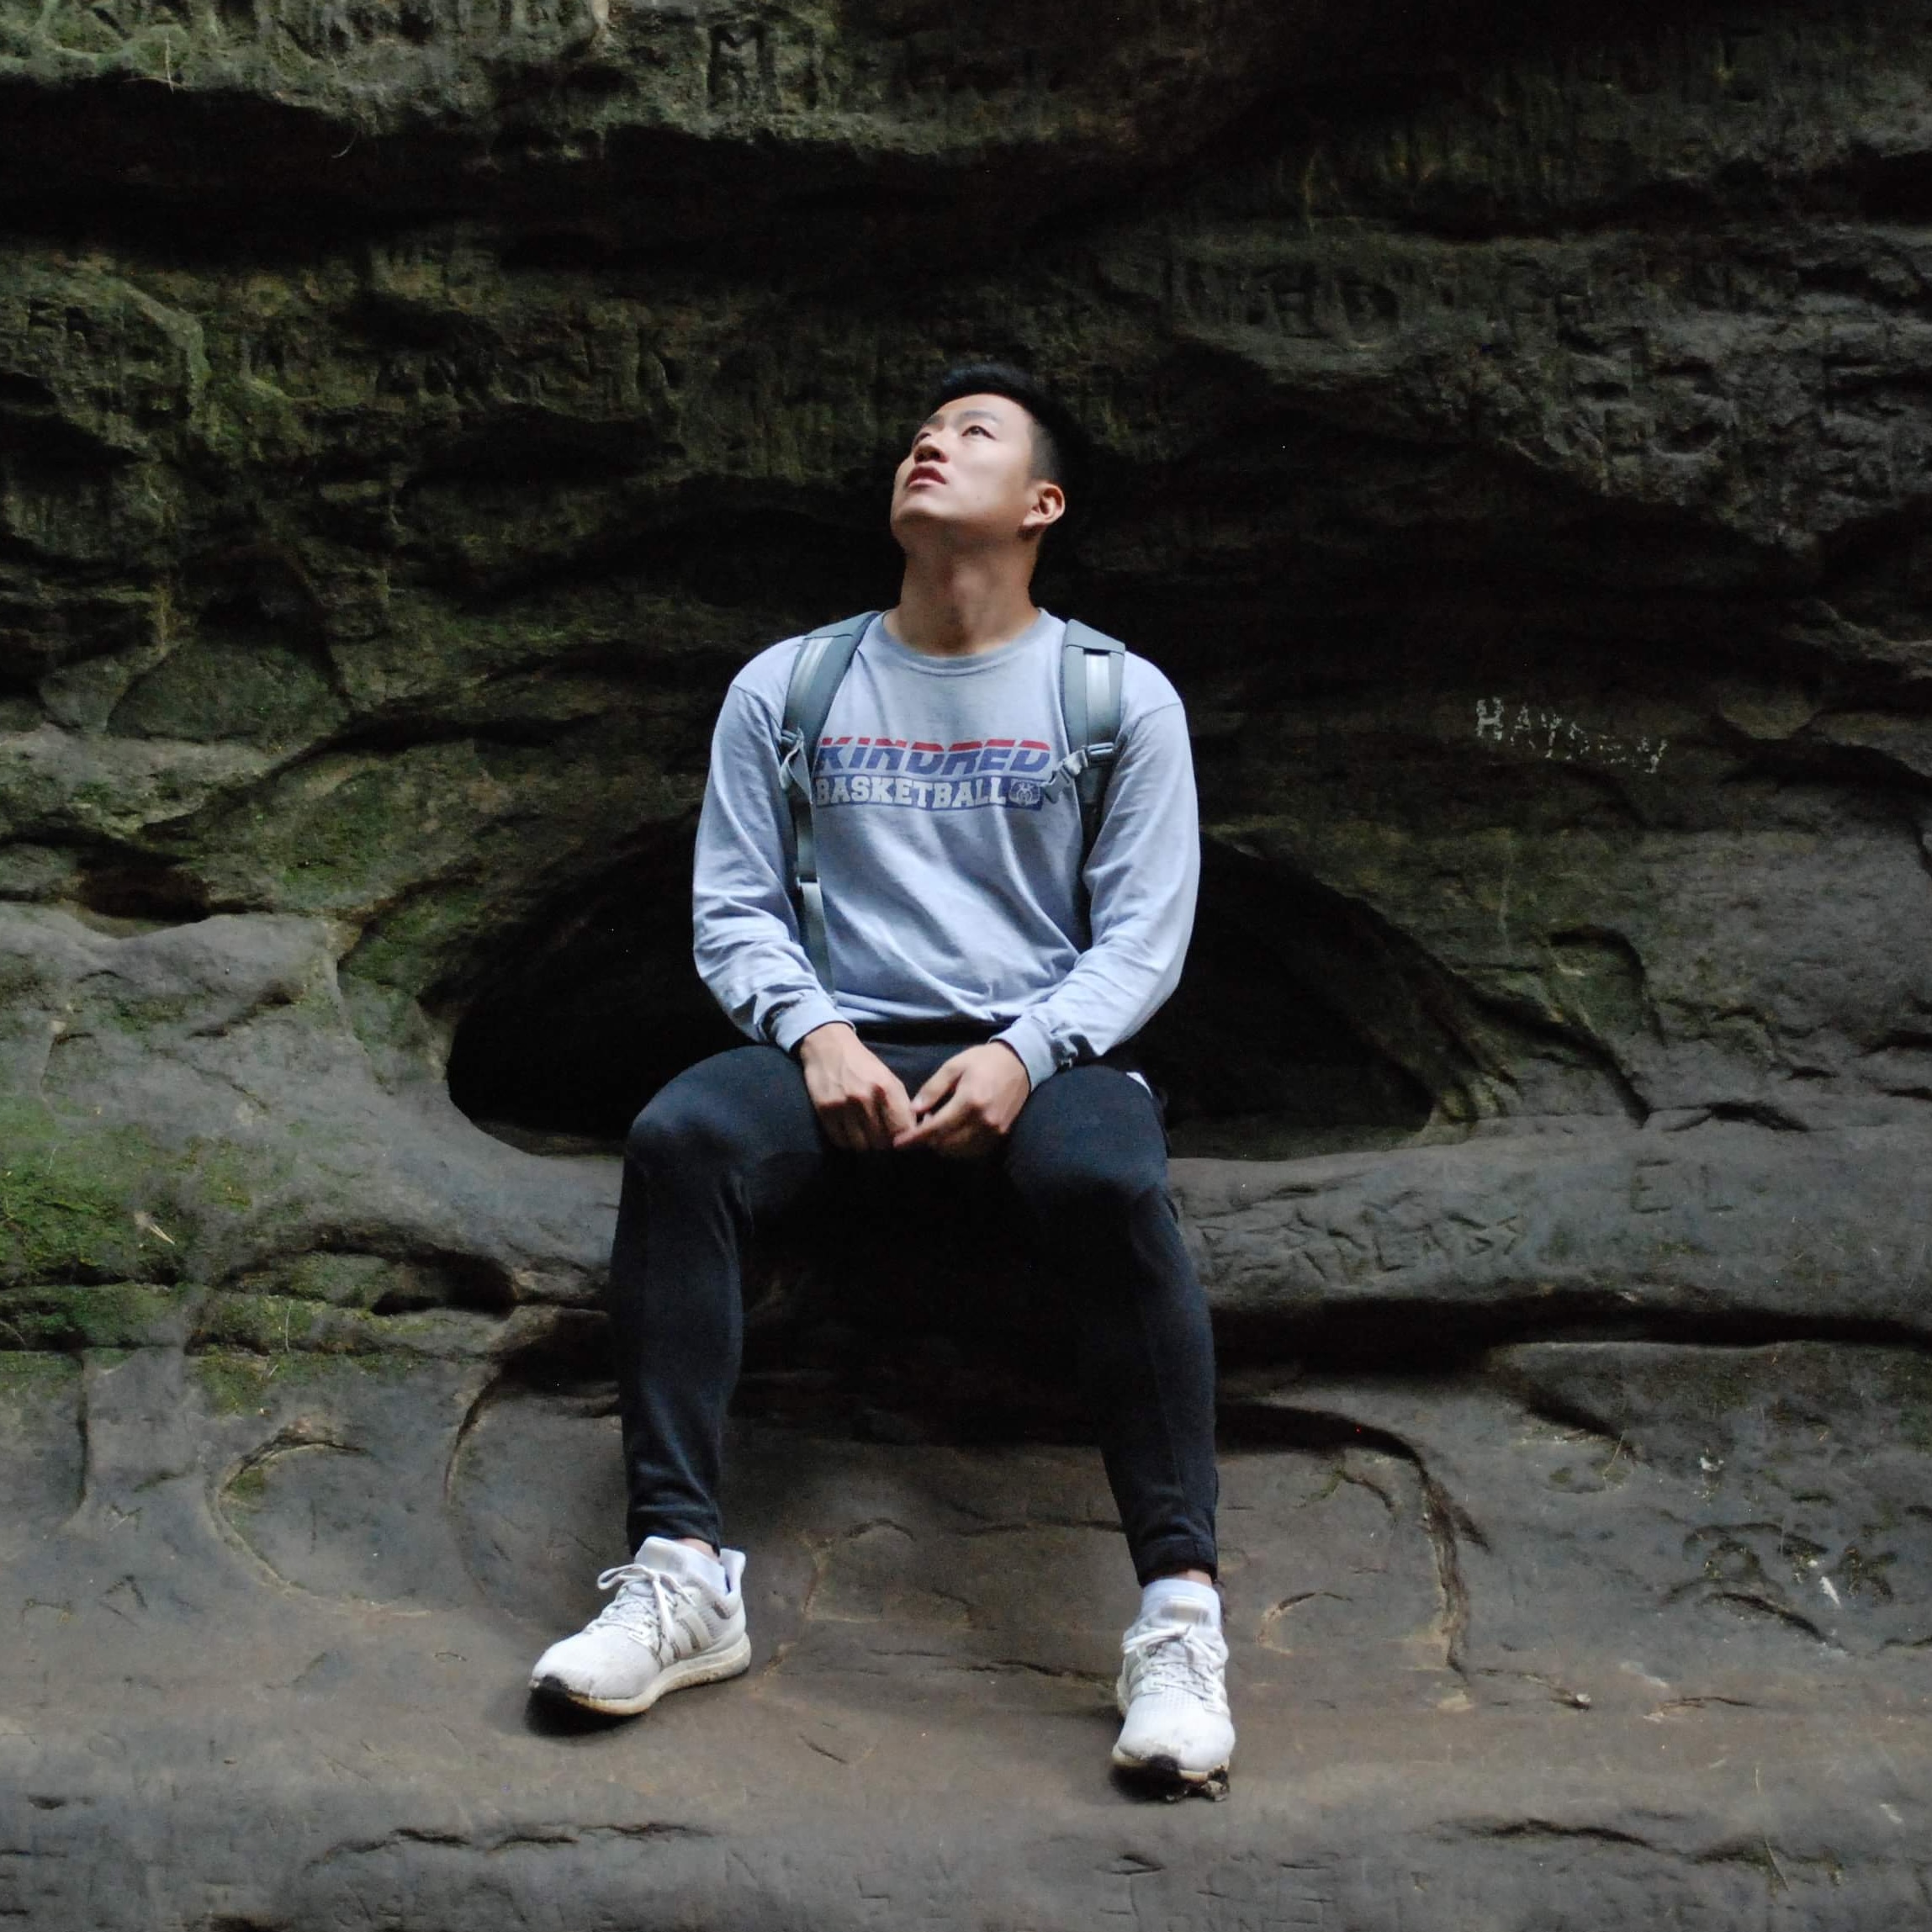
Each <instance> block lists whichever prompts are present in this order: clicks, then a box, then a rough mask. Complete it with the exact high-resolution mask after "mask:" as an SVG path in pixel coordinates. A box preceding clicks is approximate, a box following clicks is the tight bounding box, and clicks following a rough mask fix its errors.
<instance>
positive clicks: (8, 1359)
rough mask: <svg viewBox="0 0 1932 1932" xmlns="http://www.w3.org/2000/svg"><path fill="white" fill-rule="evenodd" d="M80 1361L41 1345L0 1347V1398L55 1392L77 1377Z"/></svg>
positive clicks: (30, 1396) (44, 1395)
mask: <svg viewBox="0 0 1932 1932" xmlns="http://www.w3.org/2000/svg"><path fill="white" fill-rule="evenodd" d="M80 1374H81V1365H80V1363H77V1361H75V1359H74V1358H73V1357H72V1356H71V1355H60V1354H55V1353H52V1352H49V1351H47V1350H45V1349H25V1348H10V1349H0V1402H4V1401H9V1400H11V1401H20V1400H34V1399H36V1398H45V1397H46V1396H49V1395H59V1394H61V1392H63V1391H64V1390H65V1389H66V1388H67V1387H68V1385H69V1384H71V1383H73V1382H76V1381H77V1380H78V1379H79V1378H80Z"/></svg>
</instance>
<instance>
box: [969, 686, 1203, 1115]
mask: <svg viewBox="0 0 1932 1932" xmlns="http://www.w3.org/2000/svg"><path fill="white" fill-rule="evenodd" d="M1200 876H1201V837H1200V823H1199V812H1198V808H1197V807H1196V805H1195V802H1194V759H1193V755H1192V754H1191V753H1190V751H1189V749H1188V720H1187V713H1186V712H1184V711H1183V709H1182V708H1181V706H1180V703H1179V701H1178V700H1172V699H1170V701H1168V702H1167V703H1164V704H1161V705H1157V706H1156V707H1153V708H1151V709H1150V710H1148V711H1146V712H1143V713H1142V714H1141V716H1140V717H1138V718H1137V719H1135V722H1134V724H1133V726H1132V728H1131V730H1130V732H1129V733H1128V735H1127V737H1126V740H1125V743H1124V744H1123V745H1122V747H1121V750H1120V761H1119V763H1118V764H1116V765H1115V766H1114V775H1113V779H1112V781H1111V782H1110V783H1109V786H1108V788H1107V802H1106V807H1105V810H1104V816H1103V818H1102V820H1101V824H1100V830H1099V834H1098V837H1097V838H1096V839H1094V841H1093V850H1092V851H1091V852H1090V853H1089V854H1088V860H1087V870H1086V873H1085V878H1086V882H1087V892H1088V907H1089V911H1090V918H1091V928H1090V933H1091V937H1090V940H1089V943H1088V948H1087V950H1086V951H1085V952H1083V953H1082V954H1081V955H1080V957H1079V959H1078V960H1077V961H1076V962H1075V964H1074V967H1073V970H1072V971H1071V972H1070V973H1068V974H1067V977H1066V978H1065V979H1063V980H1062V981H1061V982H1060V984H1059V985H1058V986H1056V987H1055V988H1054V989H1053V991H1052V992H1050V993H1049V994H1048V995H1047V996H1046V998H1045V999H1042V1000H1040V1001H1039V1002H1037V1003H1035V1005H1033V1006H1030V1007H1029V1008H1027V1009H1026V1011H1025V1012H1024V1013H1023V1014H1020V1015H1019V1018H1018V1019H1015V1020H1014V1023H1013V1024H1012V1025H1010V1026H1009V1027H1008V1028H1007V1029H1006V1030H1005V1031H1004V1032H1003V1033H1002V1034H1000V1035H998V1039H999V1040H1000V1041H1001V1042H1002V1043H1003V1045H1007V1046H1009V1047H1011V1048H1012V1049H1013V1051H1014V1052H1015V1053H1016V1054H1018V1055H1019V1059H1020V1061H1021V1063H1022V1064H1023V1065H1024V1067H1025V1068H1026V1071H1027V1074H1028V1077H1030V1080H1031V1081H1032V1082H1033V1084H1034V1085H1035V1087H1037V1086H1038V1085H1039V1084H1040V1082H1041V1081H1042V1080H1045V1079H1046V1078H1047V1077H1049V1076H1050V1075H1051V1074H1054V1073H1056V1072H1059V1071H1060V1069H1061V1067H1071V1066H1072V1065H1073V1064H1074V1063H1075V1062H1076V1061H1079V1060H1082V1059H1095V1058H1098V1056H1100V1055H1101V1054H1103V1053H1104V1052H1106V1051H1107V1050H1108V1049H1109V1047H1112V1046H1116V1045H1119V1044H1120V1041H1122V1040H1127V1039H1130V1038H1131V1037H1132V1036H1133V1035H1135V1034H1136V1033H1137V1032H1139V1031H1140V1030H1141V1027H1142V1026H1144V1025H1145V1024H1146V1022H1147V1021H1148V1020H1149V1019H1151V1017H1152V1016H1153V1014H1155V1013H1156V1012H1157V1011H1158V1010H1159V1008H1160V1007H1161V1005H1162V1003H1163V1002H1164V1001H1165V1000H1166V999H1167V996H1168V994H1169V993H1171V992H1172V991H1173V990H1174V988H1175V987H1176V986H1177V985H1178V984H1179V982H1180V977H1181V966H1182V963H1183V961H1185V959H1186V958H1187V953H1188V938H1189V937H1190V935H1191V934H1193V931H1194V897H1195V894H1196V892H1198V891H1199V887H1200Z"/></svg>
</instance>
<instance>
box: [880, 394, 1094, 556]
mask: <svg viewBox="0 0 1932 1932" xmlns="http://www.w3.org/2000/svg"><path fill="white" fill-rule="evenodd" d="M1065 507H1066V500H1065V498H1064V497H1063V496H1062V495H1061V490H1060V486H1059V484H1056V483H1049V482H1047V481H1046V480H1045V479H1044V478H1043V477H1039V476H1036V475H1035V474H1034V456H1033V418H1032V416H1030V415H1029V414H1028V413H1027V411H1026V410H1024V409H1023V408H1022V407H1021V406H1020V405H1019V404H1018V403H1016V402H1014V400H1012V399H1011V398H1010V397H1008V396H999V395H974V396H961V397H960V398H959V400H957V401H956V402H950V403H947V404H945V405H944V406H943V407H942V408H940V409H939V410H935V411H934V413H933V415H931V416H929V417H928V418H927V419H926V421H924V422H923V423H921V424H920V425H919V427H918V431H917V432H916V433H915V434H914V436H913V444H912V447H911V448H910V449H909V450H908V451H907V453H906V455H905V458H904V460H903V461H902V463H900V465H899V468H898V471H897V474H896V475H895V476H894V478H893V479H892V533H893V535H894V536H896V537H898V539H899V541H900V543H902V545H903V544H908V543H913V542H921V541H925V540H929V539H930V538H932V537H944V538H945V540H948V541H950V542H951V543H959V544H971V543H1012V542H1013V541H1014V539H1015V538H1016V537H1030V536H1035V535H1037V534H1038V533H1039V532H1040V531H1042V530H1044V529H1045V527H1047V525H1048V524H1050V523H1052V522H1056V521H1058V519H1059V517H1060V516H1061V512H1062V511H1063V510H1064V509H1065Z"/></svg>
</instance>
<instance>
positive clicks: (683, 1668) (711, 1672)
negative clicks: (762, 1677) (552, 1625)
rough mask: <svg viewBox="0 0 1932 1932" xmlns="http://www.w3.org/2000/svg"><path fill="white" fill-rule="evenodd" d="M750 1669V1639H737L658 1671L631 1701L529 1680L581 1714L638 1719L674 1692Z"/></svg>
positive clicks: (552, 1681) (544, 1680) (560, 1683)
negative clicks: (593, 1713)
mask: <svg viewBox="0 0 1932 1932" xmlns="http://www.w3.org/2000/svg"><path fill="white" fill-rule="evenodd" d="M750 1667H751V1638H749V1636H744V1637H740V1638H738V1641H737V1642H736V1643H735V1644H728V1645H727V1646H726V1648H725V1649H723V1650H707V1651H704V1652H703V1653H701V1654H700V1655H698V1656H696V1657H684V1658H680V1659H679V1660H678V1661H677V1662H676V1663H675V1664H673V1665H669V1666H668V1667H667V1668H666V1669H664V1670H660V1671H659V1673H658V1675H656V1676H655V1677H654V1678H652V1680H651V1681H650V1682H649V1683H648V1684H647V1685H646V1686H644V1688H643V1690H642V1691H639V1692H638V1695H637V1696H634V1697H593V1696H590V1693H589V1692H588V1691H574V1690H572V1689H571V1688H570V1686H569V1685H568V1684H566V1683H564V1681H562V1679H560V1678H557V1677H532V1679H531V1680H530V1688H531V1689H532V1691H537V1692H538V1693H539V1694H540V1695H542V1696H546V1697H554V1698H556V1699H558V1701H559V1702H562V1703H565V1704H574V1705H575V1706H576V1707H577V1708H578V1709H579V1710H580V1711H595V1712H599V1713H600V1714H601V1715H602V1716H604V1717H606V1718H640V1717H642V1716H643V1714H644V1712H646V1711H648V1710H649V1709H650V1707H651V1706H652V1705H653V1704H654V1703H656V1702H657V1701H658V1699H659V1697H664V1696H669V1695H670V1693H671V1692H672V1691H688V1690H690V1689H691V1686H693V1685H695V1684H716V1683H718V1682H720V1681H722V1680H723V1679H724V1678H727V1677H742V1676H743V1675H744V1673H745V1672H746V1671H747V1670H749V1669H750Z"/></svg>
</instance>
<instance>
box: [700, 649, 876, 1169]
mask: <svg viewBox="0 0 1932 1932" xmlns="http://www.w3.org/2000/svg"><path fill="white" fill-rule="evenodd" d="M790 818H791V806H790V804H789V803H788V802H787V801H786V797H785V793H784V788H783V786H781V784H780V783H779V779H778V728H777V723H776V721H775V719H774V718H773V717H771V715H770V712H768V711H767V710H766V708H765V706H764V705H763V704H762V703H761V702H760V701H759V699H758V698H756V697H755V696H753V695H752V694H751V693H750V692H749V691H745V690H744V689H743V688H742V687H740V686H738V685H733V687H732V688H731V690H730V691H728V693H727V694H726V696H725V701H724V707H723V710H721V711H720V712H719V713H718V720H717V730H716V731H715V732H714V733H712V751H711V775H710V778H709V780H708V781H707V784H706V786H705V794H704V809H703V811H702V812H701V813H700V814H699V817H698V831H697V859H696V866H695V868H694V871H693V875H692V880H691V940H692V944H691V951H692V956H693V957H694V958H695V959H696V962H697V970H698V977H700V978H701V979H702V980H703V982H705V984H706V985H707V987H710V989H711V992H712V997H713V998H715V999H716V1000H717V1003H718V1004H719V1005H720V1006H722V1007H723V1008H724V1010H725V1011H726V1013H728V1014H729V1015H730V1016H731V1019H732V1020H733V1023H734V1024H736V1025H737V1026H738V1029H739V1030H741V1031H743V1032H744V1033H747V1034H749V1035H750V1036H751V1037H752V1038H753V1039H754V1040H764V1041H768V1042H769V1043H770V1045H774V1046H777V1047H781V1048H782V1049H783V1050H784V1051H786V1052H787V1053H791V1052H796V1053H797V1055H798V1057H799V1059H800V1061H801V1062H802V1065H803V1067H804V1068H805V1084H806V1089H807V1092H808V1093H810V1094H811V1096H812V1105H813V1106H814V1107H815V1108H816V1109H818V1117H819V1119H820V1120H821V1121H822V1122H823V1124H824V1127H825V1132H826V1136H827V1138H828V1139H829V1140H830V1141H832V1143H833V1145H834V1146H839V1147H847V1148H850V1149H851V1150H852V1151H855V1152H857V1151H861V1150H863V1149H865V1148H881V1149H882V1148H886V1147H889V1146H892V1141H893V1137H894V1136H895V1135H897V1134H899V1133H901V1132H902V1131H903V1130H906V1129H907V1128H909V1127H910V1126H911V1125H912V1118H913V1117H912V1110H911V1107H910V1105H909V1104H908V1101H907V1098H906V1090H905V1088H904V1087H903V1086H902V1084H901V1083H900V1082H899V1079H898V1077H897V1075H895V1074H894V1073H893V1072H892V1069H891V1068H890V1067H887V1066H886V1064H885V1063H884V1062H883V1061H881V1060H880V1059H879V1057H878V1056H877V1055H876V1054H874V1053H873V1052H872V1051H871V1050H870V1049H869V1048H867V1047H866V1046H865V1045H864V1043H863V1042H862V1041H861V1040H860V1038H859V1036H858V1035H857V1034H856V1033H855V1031H854V1030H852V1028H851V1027H850V1025H849V1024H847V1023H846V1022H845V1021H844V1020H842V1019H840V1018H839V1009H838V1008H837V1007H836V1006H834V1004H833V1003H832V999H831V997H830V995H829V994H828V993H827V992H826V991H825V989H824V987H823V986H821V985H820V984H819V983H818V975H817V974H816V973H815V972H813V971H812V961H810V959H809V958H807V955H806V952H805V948H804V945H802V942H801V940H800V938H799V933H798V916H797V910H796V908H794V907H793V905H792V902H791V860H790V857H789V854H790V850H791V844H790V835H791V824H790Z"/></svg>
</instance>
